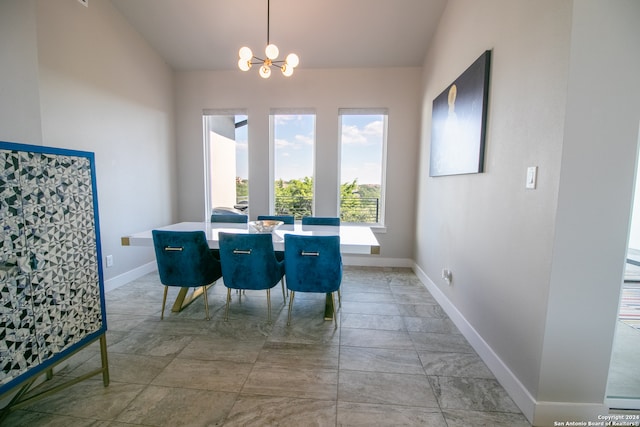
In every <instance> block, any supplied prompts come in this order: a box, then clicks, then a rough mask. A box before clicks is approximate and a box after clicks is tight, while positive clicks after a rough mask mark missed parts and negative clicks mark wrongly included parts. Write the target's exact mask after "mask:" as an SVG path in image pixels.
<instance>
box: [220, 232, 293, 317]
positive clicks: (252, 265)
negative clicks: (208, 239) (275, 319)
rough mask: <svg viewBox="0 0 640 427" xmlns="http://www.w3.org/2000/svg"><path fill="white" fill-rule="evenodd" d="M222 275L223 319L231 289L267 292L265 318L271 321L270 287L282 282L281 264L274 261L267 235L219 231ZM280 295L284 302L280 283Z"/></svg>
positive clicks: (226, 313)
mask: <svg viewBox="0 0 640 427" xmlns="http://www.w3.org/2000/svg"><path fill="white" fill-rule="evenodd" d="M218 235H219V236H220V262H221V264H222V278H223V280H224V285H225V286H226V287H227V307H226V309H225V315H224V318H225V320H228V319H229V303H230V302H231V289H238V290H244V289H246V290H249V289H251V290H261V289H265V290H266V291H267V320H268V321H269V322H271V288H273V287H274V286H276V285H277V284H278V282H282V276H284V263H283V262H282V261H278V260H276V256H275V253H274V251H273V240H272V236H271V234H270V233H268V234H241V233H225V232H220V233H219V234H218ZM282 297H283V299H285V301H286V297H285V289H284V283H282Z"/></svg>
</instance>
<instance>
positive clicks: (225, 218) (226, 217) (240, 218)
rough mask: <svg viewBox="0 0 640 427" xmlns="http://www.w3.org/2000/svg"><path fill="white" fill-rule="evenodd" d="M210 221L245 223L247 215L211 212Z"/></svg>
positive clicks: (247, 220)
mask: <svg viewBox="0 0 640 427" xmlns="http://www.w3.org/2000/svg"><path fill="white" fill-rule="evenodd" d="M211 222H234V223H247V222H249V215H245V214H217V213H214V214H211Z"/></svg>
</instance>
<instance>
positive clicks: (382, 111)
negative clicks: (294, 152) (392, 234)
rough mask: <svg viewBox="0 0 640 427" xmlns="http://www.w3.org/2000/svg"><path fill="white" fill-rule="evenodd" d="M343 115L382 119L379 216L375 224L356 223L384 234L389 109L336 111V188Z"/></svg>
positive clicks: (339, 172)
mask: <svg viewBox="0 0 640 427" xmlns="http://www.w3.org/2000/svg"><path fill="white" fill-rule="evenodd" d="M343 115H351V116H355V115H362V116H371V115H382V116H383V117H384V124H383V125H384V133H383V135H382V164H381V165H380V167H381V168H382V174H381V175H382V176H381V177H380V216H379V218H378V222H377V223H356V225H358V224H361V225H367V226H370V227H371V228H372V229H375V230H376V231H381V232H386V225H385V224H386V223H385V212H386V191H387V190H386V189H387V136H388V134H389V126H388V125H389V109H388V108H339V109H338V144H339V147H338V162H339V165H340V167H339V168H338V186H341V185H342V177H341V175H342V116H343ZM340 193H341V192H340V187H338V202H337V203H338V204H337V206H338V214H340V213H341V212H340Z"/></svg>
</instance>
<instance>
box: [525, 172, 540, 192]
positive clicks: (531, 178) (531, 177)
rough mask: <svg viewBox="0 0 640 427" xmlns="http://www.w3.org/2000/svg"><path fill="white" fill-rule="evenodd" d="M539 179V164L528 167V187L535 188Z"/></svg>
mask: <svg viewBox="0 0 640 427" xmlns="http://www.w3.org/2000/svg"><path fill="white" fill-rule="evenodd" d="M537 179H538V167H537V166H529V167H528V168H527V184H526V188H528V189H531V190H535V188H536V181H537Z"/></svg>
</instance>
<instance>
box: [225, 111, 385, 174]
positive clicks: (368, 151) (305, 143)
mask: <svg viewBox="0 0 640 427" xmlns="http://www.w3.org/2000/svg"><path fill="white" fill-rule="evenodd" d="M341 117H342V137H341V150H342V151H341V162H342V167H341V172H340V174H341V177H340V182H341V183H345V182H351V181H353V180H354V179H357V181H358V183H359V184H380V183H381V177H382V143H383V132H384V122H383V116H381V115H342V116H341ZM243 118H246V116H244V117H243ZM243 118H240V120H241V119H243ZM236 121H238V119H237V120H236ZM314 134H315V116H314V115H276V116H274V139H275V174H274V176H275V178H276V179H283V180H285V181H288V180H290V179H300V178H303V177H305V176H312V175H313V145H314V142H315V141H314V140H315V138H314ZM236 142H237V144H238V146H237V150H236V154H237V157H236V161H237V173H238V176H240V177H242V178H246V177H247V174H248V172H247V169H248V160H247V151H248V150H247V126H243V127H240V128H238V129H237V130H236Z"/></svg>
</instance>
